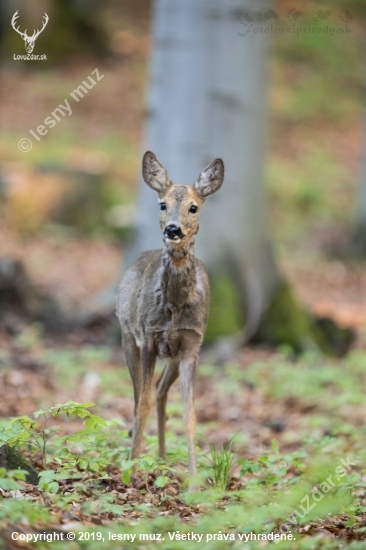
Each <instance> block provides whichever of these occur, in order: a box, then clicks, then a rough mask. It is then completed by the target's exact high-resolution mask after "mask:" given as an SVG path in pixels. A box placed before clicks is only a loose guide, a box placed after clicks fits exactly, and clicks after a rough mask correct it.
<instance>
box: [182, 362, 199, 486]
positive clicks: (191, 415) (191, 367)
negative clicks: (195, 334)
mask: <svg viewBox="0 0 366 550" xmlns="http://www.w3.org/2000/svg"><path fill="white" fill-rule="evenodd" d="M179 375H180V388H181V393H182V401H183V420H184V427H185V430H186V436H187V444H188V458H189V475H190V477H191V478H193V477H194V476H195V475H196V474H197V459H196V447H195V430H196V413H195V410H194V386H195V377H196V359H183V360H182V361H181V362H180V365H179Z"/></svg>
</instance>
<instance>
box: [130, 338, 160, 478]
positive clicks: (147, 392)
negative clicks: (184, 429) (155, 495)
mask: <svg viewBox="0 0 366 550" xmlns="http://www.w3.org/2000/svg"><path fill="white" fill-rule="evenodd" d="M155 359H156V355H155V353H154V352H153V351H152V350H150V349H148V347H147V346H146V345H144V346H143V348H142V349H141V386H140V387H139V390H138V401H137V406H136V415H135V421H134V425H133V439H132V447H131V454H130V458H131V459H132V458H138V457H139V455H140V447H141V442H142V436H143V432H144V428H145V425H146V420H147V417H148V416H149V412H150V405H151V388H152V379H153V376H154V368H155ZM136 469H137V468H135V471H136Z"/></svg>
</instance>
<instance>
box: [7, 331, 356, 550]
mask: <svg viewBox="0 0 366 550" xmlns="http://www.w3.org/2000/svg"><path fill="white" fill-rule="evenodd" d="M2 343H3V344H4V345H3V346H2V349H3V350H4V351H3V352H2V358H1V361H2V369H1V377H2V388H3V389H2V391H3V392H6V393H8V395H9V392H10V394H12V392H14V391H16V392H20V393H22V392H25V394H26V396H27V399H28V398H30V401H29V402H28V404H27V408H28V409H29V408H30V407H31V406H32V402H33V407H34V408H33V410H34V411H36V412H35V414H34V413H32V411H31V410H29V411H28V414H27V415H25V414H22V415H17V416H16V417H15V418H13V419H11V420H6V419H4V420H3V421H2V425H1V428H2V429H1V441H2V443H5V442H7V443H9V444H12V445H14V444H16V445H17V447H18V448H20V449H22V450H23V452H24V453H25V455H26V456H27V457H28V458H29V460H30V461H31V462H32V463H33V465H34V466H35V467H36V468H37V469H38V470H39V473H40V482H39V485H38V487H34V486H32V485H30V484H27V483H25V481H22V480H19V477H20V478H22V473H21V472H20V473H19V472H18V471H10V472H6V471H5V470H4V469H3V470H1V472H0V473H1V481H0V492H1V496H2V499H1V501H0V522H1V527H2V529H1V531H2V535H1V536H2V538H3V544H4V545H5V547H9V546H6V545H9V544H10V547H14V548H16V547H18V546H17V544H18V543H17V542H16V541H12V540H11V533H12V532H14V531H17V532H19V533H33V534H37V533H38V534H40V533H45V532H46V533H49V532H53V531H55V532H58V533H64V534H66V533H67V532H69V531H72V532H75V533H76V536H77V537H78V538H80V537H84V539H83V540H79V541H78V542H75V541H73V542H68V541H62V542H60V543H55V542H53V544H54V545H55V547H57V544H59V546H60V548H65V547H66V548H70V549H73V548H97V547H98V545H99V547H100V543H101V540H102V539H104V542H103V540H102V542H103V548H118V547H121V540H120V541H118V539H116V540H110V537H111V536H112V534H114V535H116V536H117V535H120V536H127V534H129V535H131V536H132V535H134V534H135V535H136V536H137V538H136V541H135V542H134V543H133V545H136V547H138V548H155V547H160V548H183V547H184V545H185V544H190V545H191V546H189V547H193V545H195V544H197V543H196V542H194V541H189V542H187V541H184V540H179V539H174V540H171V539H170V536H173V533H174V532H176V533H177V532H178V531H179V533H180V534H184V533H185V534H187V533H195V534H197V535H200V534H201V535H203V537H204V539H203V540H204V541H205V544H206V545H207V547H208V548H213V549H214V548H223V547H224V544H225V545H227V546H229V547H230V545H231V546H232V547H233V548H235V547H242V545H243V541H242V540H240V538H239V535H242V536H244V534H246V535H248V534H249V533H263V534H265V533H267V534H269V533H279V532H281V529H282V531H283V532H287V530H291V532H292V533H293V536H294V538H296V540H295V541H286V542H284V541H281V542H279V543H278V547H279V548H301V549H302V548H304V549H305V548H327V549H328V548H329V549H331V548H344V547H346V546H347V547H348V546H349V547H351V548H362V544H364V542H362V540H363V538H364V525H365V521H366V514H365V512H366V508H365V501H364V498H365V490H366V485H365V484H366V479H365V475H364V474H365V468H364V463H365V462H364V460H365V453H364V436H365V430H366V429H365V427H364V422H363V411H364V406H363V385H364V383H365V377H366V374H365V372H366V368H365V367H366V365H365V354H364V352H363V351H362V350H355V351H354V352H352V353H351V354H350V355H349V356H348V357H347V358H346V359H343V360H338V361H335V360H326V359H324V358H323V357H321V356H320V355H318V354H316V353H308V354H306V355H304V356H302V357H300V358H297V359H294V357H293V356H292V355H291V354H290V355H289V354H288V352H285V351H284V352H282V353H278V352H277V353H268V352H266V354H265V355H263V352H262V351H259V350H248V351H247V352H246V353H247V354H248V353H249V354H252V360H251V361H250V364H248V363H247V362H246V361H245V357H244V356H245V353H244V355H243V356H241V355H238V357H237V358H236V359H235V360H233V361H232V362H230V363H226V364H224V365H223V366H220V367H218V366H215V365H213V364H212V363H210V362H204V363H202V364H201V366H200V369H199V378H198V388H197V394H198V397H197V413H198V420H199V426H198V438H197V439H198V450H199V452H198V457H199V472H200V479H199V482H200V485H201V490H200V491H199V492H196V493H189V492H188V491H187V450H186V445H185V440H184V435H183V433H184V430H183V424H182V416H181V415H182V411H181V402H180V396H179V392H178V391H177V388H176V389H175V390H174V391H173V394H172V398H171V400H170V402H169V404H168V415H169V421H168V442H167V448H168V458H167V462H166V463H163V462H162V461H161V460H160V459H159V458H157V457H156V452H157V437H156V428H155V418H154V416H155V415H152V416H153V418H152V419H151V421H150V424H149V428H148V434H149V435H148V436H147V438H146V448H145V450H144V451H145V452H144V454H143V455H142V457H141V458H140V459H139V460H138V465H139V474H138V475H136V476H134V475H133V474H132V462H131V461H129V460H128V452H129V446H130V439H129V438H128V435H127V430H128V428H129V427H130V418H131V412H132V408H133V402H132V387H131V384H130V381H129V375H128V372H127V369H126V367H122V366H121V365H119V364H118V363H119V362H120V357H119V354H118V350H111V349H109V348H104V347H93V346H87V345H85V346H78V347H75V346H70V345H66V346H63V347H62V348H55V346H54V344H53V343H52V346H50V342H45V341H44V339H43V337H42V336H41V335H40V334H39V332H37V330H36V329H34V330H33V332H32V331H28V334H27V333H25V334H23V336H22V337H21V338H18V339H17V341H16V342H15V343H11V342H10V341H7V340H6V339H4V336H3V338H2ZM35 348H36V349H37V361H38V363H37V365H38V367H37V368H36V367H33V370H29V369H28V370H27V369H24V361H25V360H24V358H25V357H28V358H29V362H31V361H33V364H34V349H35ZM19 354H21V357H22V358H23V359H22V363H21V364H18V365H17V358H18V357H19V356H20V355H19ZM22 365H23V366H22ZM37 371H38V372H37ZM14 372H16V373H18V374H19V380H18V382H17V385H16V386H15V390H14V386H12V384H11V381H12V380H13V381H14ZM90 372H92V373H93V375H94V377H97V379H98V384H97V386H98V389H97V392H96V394H95V397H98V398H97V399H95V401H97V402H98V406H95V407H92V404H91V403H84V404H80V403H77V402H74V401H68V402H65V403H64V404H62V405H57V402H58V399H59V398H60V397H61V396H63V395H65V394H67V395H71V396H72V397H73V398H74V396H77V395H78V396H79V397H80V396H82V391H83V388H84V390H85V388H86V386H85V380H87V379H88V376H89V378H90ZM11 373H13V374H11ZM12 377H13V378H12ZM21 377H22V379H21ZM30 384H32V386H30ZM50 385H51V386H52V389H51V390H50V388H49V386H50ZM47 387H48V389H47ZM26 388H28V393H27V390H26ZM44 389H47V391H46V392H44ZM207 393H208V395H207ZM37 395H38V398H37ZM13 398H14V396H12V395H10V396H9V399H13ZM50 403H54V404H52V405H50V406H49V404H50ZM212 403H215V404H216V408H214V409H212ZM121 404H124V406H125V410H126V414H120V413H119V411H120V410H121ZM39 407H41V409H39ZM230 407H231V409H230V410H229V411H228V408H230ZM235 408H236V409H237V410H236V412H235V410H233V409H235ZM36 409H38V410H36ZM19 410H22V412H23V410H24V408H23V409H22V407H20V409H19ZM228 412H229V413H230V414H231V415H232V421H231V422H228V421H227V420H226V422H225V420H224V419H225V416H226V419H227V417H228ZM118 413H119V414H118ZM126 416H127V418H126ZM213 434H214V435H213ZM79 533H88V534H87V535H79ZM169 533H170V536H169ZM158 534H160V535H161V536H162V537H163V538H164V540H161V541H158V540H150V536H151V539H153V536H154V535H158ZM215 534H216V539H215V538H214V535H215ZM224 534H225V535H226V537H229V535H232V538H234V539H235V540H230V537H229V538H228V539H227V540H224V539H223V535H224ZM140 535H144V536H145V535H149V539H148V540H144V538H143V539H142V540H140V539H139V536H140ZM220 535H222V536H220ZM248 536H249V535H248ZM93 537H94V538H93ZM100 537H102V539H100ZM207 537H208V540H207ZM210 537H212V538H211V539H210ZM359 539H360V540H359ZM244 540H245V539H244ZM32 544H33V543H32ZM47 544H48V543H47V542H42V541H40V542H38V543H37V545H36V546H37V547H40V548H46V547H47ZM123 544H124V545H125V546H122V547H128V544H131V542H130V543H128V544H127V542H126V540H125V541H124V543H123ZM246 544H249V543H246ZM267 544H274V542H268V541H267V542H263V541H261V542H258V541H253V540H251V541H250V546H249V547H250V548H262V547H263V545H264V546H266V545H267ZM133 545H132V546H133ZM32 547H33V546H32Z"/></svg>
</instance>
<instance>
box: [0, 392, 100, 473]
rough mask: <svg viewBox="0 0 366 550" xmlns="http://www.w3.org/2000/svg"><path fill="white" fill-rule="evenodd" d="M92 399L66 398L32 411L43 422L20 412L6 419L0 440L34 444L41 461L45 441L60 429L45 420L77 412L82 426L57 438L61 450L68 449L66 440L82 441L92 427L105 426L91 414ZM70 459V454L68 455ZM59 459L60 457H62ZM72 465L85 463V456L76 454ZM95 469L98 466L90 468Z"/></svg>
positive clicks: (43, 454) (32, 445)
mask: <svg viewBox="0 0 366 550" xmlns="http://www.w3.org/2000/svg"><path fill="white" fill-rule="evenodd" d="M93 406H94V403H77V402H76V401H67V402H66V403H63V404H62V405H61V404H60V405H55V406H53V407H50V408H49V409H45V410H42V409H40V410H38V411H36V412H35V413H34V418H35V419H38V418H39V417H41V418H42V423H41V425H39V424H38V423H37V422H36V420H32V419H31V418H29V416H20V417H17V418H12V419H11V420H9V421H8V422H7V423H6V424H5V426H4V429H3V433H2V434H0V442H2V443H6V444H7V445H10V446H15V445H23V444H27V445H28V446H30V447H31V448H32V447H33V448H36V449H38V450H39V452H40V454H41V459H42V462H43V463H44V462H45V459H46V449H47V442H48V441H49V440H50V439H51V438H52V437H55V436H56V435H58V432H59V429H58V427H57V426H51V427H48V425H47V424H48V422H49V420H50V419H51V418H56V417H58V416H60V415H61V414H65V415H66V416H67V417H69V416H76V417H78V418H81V419H83V421H84V425H85V429H84V430H80V431H79V432H77V433H76V434H73V435H66V436H62V437H59V438H58V440H57V445H58V448H59V449H61V448H63V450H64V453H65V452H66V453H68V454H70V453H69V451H68V449H67V445H68V444H80V443H85V442H88V441H89V440H90V438H91V437H93V435H94V433H95V431H97V430H100V429H101V428H102V427H105V426H106V422H105V420H103V418H101V417H100V416H97V415H95V414H92V413H91V412H90V411H89V408H90V407H93ZM68 458H69V459H70V457H68ZM61 460H62V459H61ZM74 465H75V466H76V465H79V466H80V468H81V469H85V468H86V467H87V461H86V459H85V458H83V457H82V458H80V459H79V460H78V461H77V459H76V458H75V464H74ZM91 469H92V470H95V471H96V470H97V469H98V468H91Z"/></svg>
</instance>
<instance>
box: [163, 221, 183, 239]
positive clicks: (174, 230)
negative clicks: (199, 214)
mask: <svg viewBox="0 0 366 550" xmlns="http://www.w3.org/2000/svg"><path fill="white" fill-rule="evenodd" d="M164 236H165V237H168V239H171V240H172V241H176V240H177V239H181V238H182V237H184V235H183V233H182V230H181V228H180V227H178V226H177V225H175V224H174V223H170V224H169V225H167V226H166V228H165V229H164Z"/></svg>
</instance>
